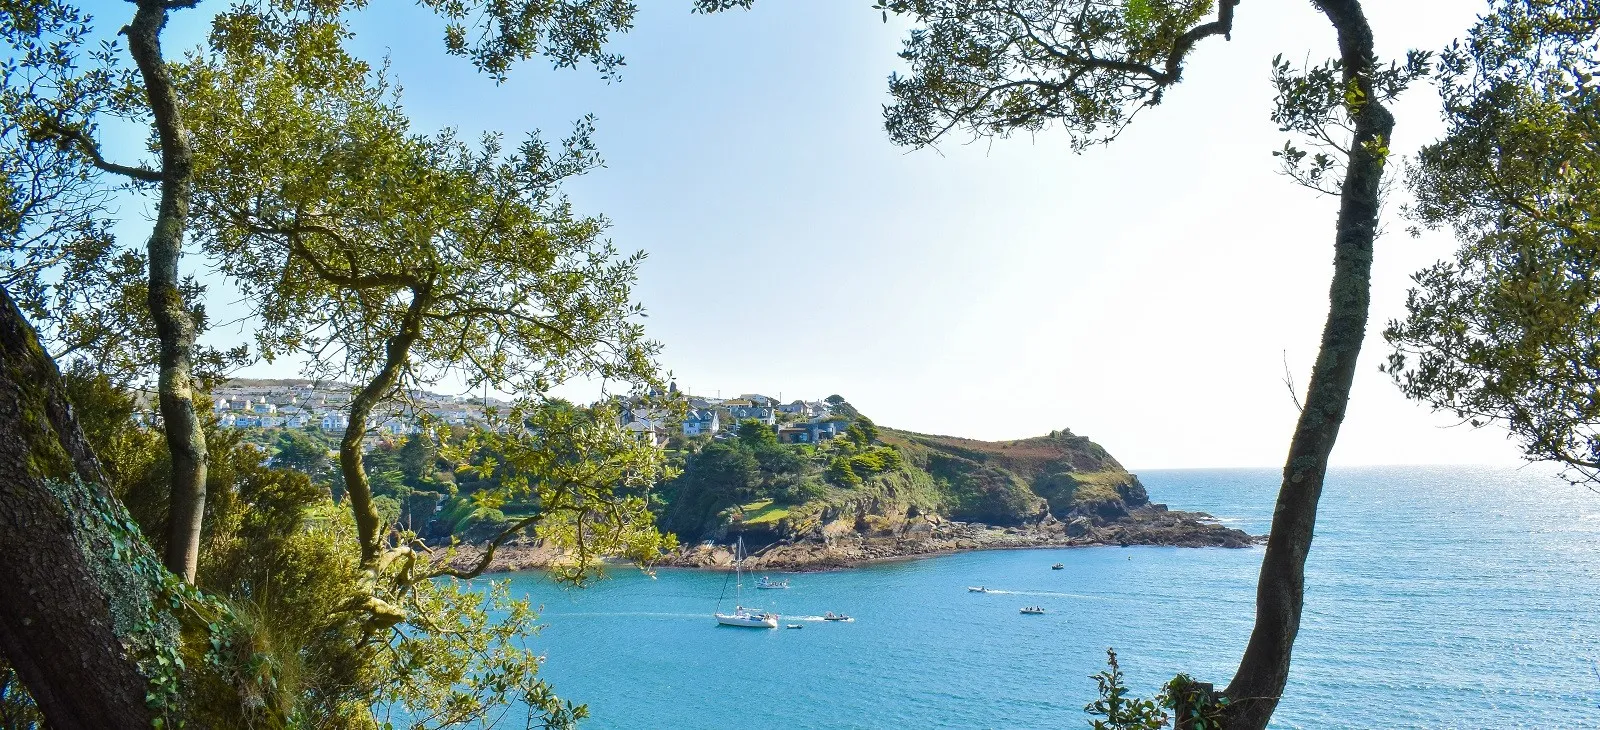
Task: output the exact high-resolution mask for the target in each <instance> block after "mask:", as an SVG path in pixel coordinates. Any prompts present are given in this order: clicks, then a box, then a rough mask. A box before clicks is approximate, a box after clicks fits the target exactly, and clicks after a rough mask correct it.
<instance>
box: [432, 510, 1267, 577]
mask: <svg viewBox="0 0 1600 730" xmlns="http://www.w3.org/2000/svg"><path fill="white" fill-rule="evenodd" d="M1261 540H1262V538H1258V537H1255V536H1252V535H1250V534H1248V533H1245V532H1244V531H1242V530H1236V529H1233V528H1231V527H1225V526H1223V525H1221V524H1218V523H1217V522H1216V520H1215V519H1213V518H1212V517H1211V516H1210V515H1207V514H1205V513H1202V512H1180V511H1175V510H1168V509H1166V508H1165V507H1164V506H1162V505H1150V506H1147V507H1144V508H1140V509H1136V510H1132V511H1130V512H1129V513H1128V514H1127V515H1126V516H1124V517H1122V518H1121V519H1118V520H1116V521H1114V522H1111V523H1108V524H1104V525H1095V524H1093V523H1092V522H1091V521H1089V520H1086V519H1082V518H1079V519H1075V520H1072V521H1070V522H1066V523H1063V522H1060V521H1057V520H1054V519H1046V520H1044V521H1041V522H1039V523H1036V524H1031V525H1022V526H1017V527H998V526H994V525H985V524H981V523H976V522H956V521H952V520H943V519H939V518H938V517H934V516H928V517H927V518H925V519H922V520H917V521H914V522H913V524H910V525H907V526H903V527H901V528H900V529H896V530H893V531H885V532H882V533H871V532H859V531H854V530H852V531H848V532H837V533H833V534H824V535H822V536H821V539H817V538H816V537H807V538H803V539H799V540H782V541H779V542H776V543H772V544H770V545H766V546H760V547H756V548H754V549H752V550H751V555H750V556H749V557H748V558H746V560H745V567H746V568H747V569H749V570H765V571H784V572H811V571H824V570H842V569H846V568H853V567H857V566H861V565H866V564H871V563H878V562H885V561H891V560H908V559H913V558H921V557H931V556H936V555H947V554H950V553H957V552H966V551H971V550H1019V549H1027V548H1060V547H1094V546H1108V545H1117V546H1123V547H1127V546H1132V545H1155V546H1167V547H1226V548H1243V547H1249V546H1251V545H1254V544H1257V543H1258V542H1260V541H1261ZM481 555H482V549H481V548H477V547H471V546H463V547H462V548H461V549H460V550H459V551H458V552H457V554H456V555H455V559H454V561H453V562H454V563H455V564H457V565H463V566H464V565H471V564H474V563H476V562H477V561H478V559H479V557H480V556H481ZM566 560H567V556H566V555H564V554H562V553H561V552H560V551H557V550H553V549H551V548H549V547H547V546H543V545H540V544H538V543H534V542H513V543H510V544H507V545H504V546H501V548H500V549H499V550H497V551H496V552H495V556H494V560H493V561H492V562H491V563H490V565H489V572H496V573H501V572H511V571H518V570H536V569H543V568H548V567H550V566H552V565H560V564H562V563H563V562H565V561H566ZM732 566H733V551H732V549H731V548H730V547H729V546H728V545H724V544H710V545H707V544H701V545H691V546H684V547H683V548H681V549H679V550H678V551H677V552H675V553H673V554H671V555H667V556H665V557H663V558H662V559H661V560H659V561H657V562H656V563H655V567H677V568H699V569H707V570H729V569H732Z"/></svg>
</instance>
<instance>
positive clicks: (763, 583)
mask: <svg viewBox="0 0 1600 730" xmlns="http://www.w3.org/2000/svg"><path fill="white" fill-rule="evenodd" d="M756 587H757V588H760V589H761V590H764V591H770V590H773V589H774V588H788V587H789V581H788V579H787V578H786V579H784V580H772V579H770V578H768V577H766V576H764V575H763V576H761V580H758V581H756Z"/></svg>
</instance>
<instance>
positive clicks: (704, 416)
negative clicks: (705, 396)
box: [683, 408, 722, 436]
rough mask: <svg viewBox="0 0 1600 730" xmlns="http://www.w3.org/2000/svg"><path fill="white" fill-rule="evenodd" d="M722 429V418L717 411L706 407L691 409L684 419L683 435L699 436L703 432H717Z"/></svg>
mask: <svg viewBox="0 0 1600 730" xmlns="http://www.w3.org/2000/svg"><path fill="white" fill-rule="evenodd" d="M721 430H722V419H721V418H720V417H719V416H718V415H717V411H716V410H715V409H712V408H706V409H703V410H698V411H689V415H687V416H684V419H683V435H685V436H699V435H701V434H715V433H716V432H718V431H721Z"/></svg>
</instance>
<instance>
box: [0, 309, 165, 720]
mask: <svg viewBox="0 0 1600 730" xmlns="http://www.w3.org/2000/svg"><path fill="white" fill-rule="evenodd" d="M0 364H3V365H4V367H0V379H3V380H0V405H3V409H0V410H3V412H4V413H5V414H6V415H5V417H4V418H3V419H0V431H3V434H0V460H3V461H4V463H5V468H6V471H5V473H6V477H5V484H4V486H3V487H0V527H3V529H0V548H4V549H6V550H10V551H12V553H11V555H12V558H11V559H10V560H6V561H4V563H3V565H4V569H3V570H4V575H3V576H0V579H3V580H5V581H6V584H7V586H9V588H8V589H7V590H8V592H10V593H11V595H12V596H15V597H14V598H8V599H7V600H4V601H0V652H3V653H4V655H5V657H6V659H7V661H9V662H10V663H11V665H12V666H13V667H15V668H16V672H17V674H18V676H19V677H21V679H22V681H23V682H24V683H25V684H26V685H27V687H28V689H29V690H30V692H31V693H32V695H33V697H34V699H35V701H37V702H38V704H39V707H40V709H41V710H43V712H44V713H45V716H46V717H47V718H49V721H50V724H51V726H52V727H62V728H94V727H104V728H134V727H149V726H150V721H151V719H152V718H153V717H154V716H155V712H154V711H153V710H152V708H151V707H149V706H147V705H146V703H145V695H146V692H147V691H149V679H148V678H147V676H146V671H147V669H146V667H144V666H142V663H141V656H140V654H141V652H151V651H155V650H158V649H159V648H160V647H170V646H172V645H174V644H176V641H177V637H176V635H175V631H174V627H172V626H171V625H166V624H160V623H157V624H152V625H151V626H150V627H149V628H148V629H145V630H144V631H146V632H147V633H145V634H143V635H137V633H136V632H139V631H141V629H140V628H139V627H138V626H137V624H136V623H135V622H137V621H138V620H140V619H141V618H142V617H144V616H147V615H149V614H150V612H151V611H152V609H153V607H154V605H155V601H156V598H157V597H158V596H159V583H157V584H155V585H152V584H151V582H150V581H149V580H148V579H147V577H146V576H144V575H141V574H139V573H138V572H136V571H133V570H130V569H127V568H120V567H118V566H117V563H119V562H121V561H124V560H130V558H131V561H130V562H134V563H135V564H137V562H136V561H137V560H138V558H140V557H144V554H148V553H149V548H148V547H146V546H144V545H143V543H142V542H140V541H139V540H138V537H137V533H136V532H134V533H133V534H132V535H130V534H129V528H130V526H131V525H132V521H131V520H128V519H127V518H126V514H125V513H123V512H122V511H121V507H120V505H118V504H117V503H116V502H115V501H114V500H113V499H111V498H110V496H109V495H108V494H107V493H106V492H105V487H104V483H103V480H102V477H101V474H100V467H99V464H98V463H97V462H96V461H95V457H94V454H93V453H92V452H91V451H90V449H89V447H88V443H87V441H86V440H85V439H84V437H83V434H82V432H81V431H80V430H79V429H78V426H77V423H76V421H75V420H74V419H73V417H72V409H71V407H70V406H69V405H68V401H67V399H66V397H65V394H64V393H63V392H62V388H61V385H60V382H59V379H58V377H57V373H56V369H55V365H54V364H53V363H52V362H50V360H49V359H48V358H47V357H46V356H45V355H44V351H43V350H42V349H41V348H40V346H39V343H38V341H37V338H36V337H35V335H34V333H33V329H32V328H31V327H29V326H28V324H27V321H26V320H24V319H23V317H22V313H21V312H20V311H19V310H18V309H17V307H16V305H15V303H14V302H13V300H12V299H11V297H10V295H9V293H6V292H4V291H3V290H0ZM130 538H131V539H130ZM141 549H142V550H143V553H144V554H141V553H140V551H141ZM130 553H131V555H130ZM41 593H42V594H43V595H44V596H48V598H38V597H37V596H40V595H41ZM23 595H28V596H34V598H28V599H23V598H21V596H23Z"/></svg>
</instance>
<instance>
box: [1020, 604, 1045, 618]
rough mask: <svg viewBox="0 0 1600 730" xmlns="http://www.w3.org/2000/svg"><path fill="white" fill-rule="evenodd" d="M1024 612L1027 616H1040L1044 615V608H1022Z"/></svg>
mask: <svg viewBox="0 0 1600 730" xmlns="http://www.w3.org/2000/svg"><path fill="white" fill-rule="evenodd" d="M1022 612H1023V613H1025V614H1028V615H1030V616H1038V615H1039V614H1042V613H1044V607H1043V606H1023V607H1022Z"/></svg>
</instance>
